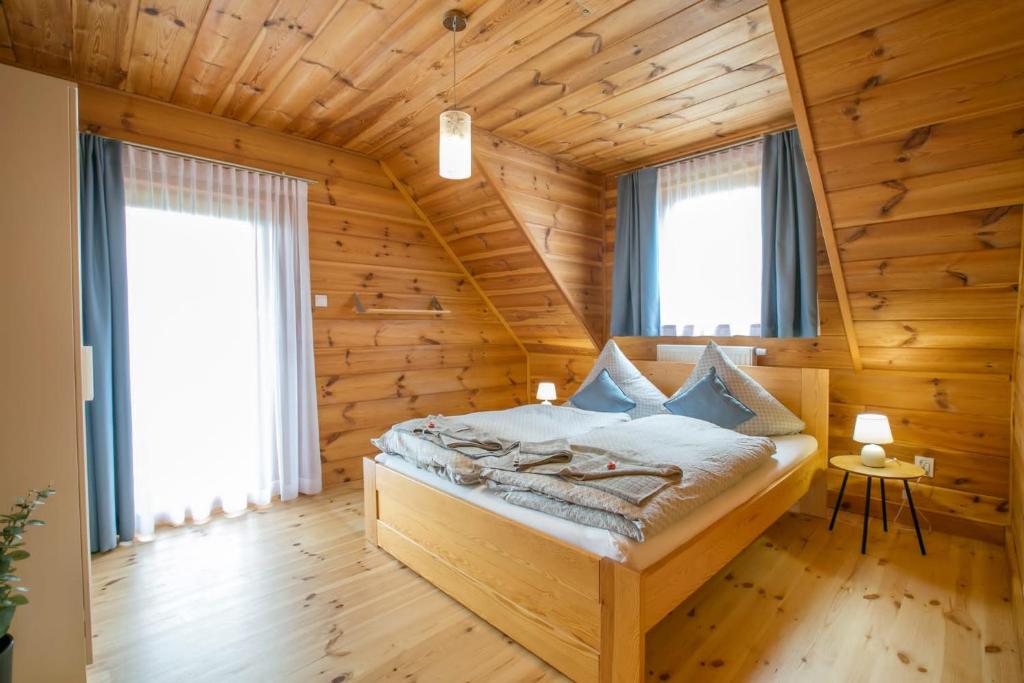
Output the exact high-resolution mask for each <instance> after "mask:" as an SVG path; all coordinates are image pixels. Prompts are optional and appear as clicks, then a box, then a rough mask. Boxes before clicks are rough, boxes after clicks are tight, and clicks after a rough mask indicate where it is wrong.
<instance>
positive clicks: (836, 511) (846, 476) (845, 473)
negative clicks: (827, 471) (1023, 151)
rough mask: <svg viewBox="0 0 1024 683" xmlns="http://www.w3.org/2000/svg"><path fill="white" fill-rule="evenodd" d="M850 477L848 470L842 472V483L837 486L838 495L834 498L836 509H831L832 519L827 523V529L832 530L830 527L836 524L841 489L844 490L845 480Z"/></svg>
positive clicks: (841, 497) (841, 495)
mask: <svg viewBox="0 0 1024 683" xmlns="http://www.w3.org/2000/svg"><path fill="white" fill-rule="evenodd" d="M849 478H850V473H849V472H844V473H843V483H842V484H841V485H840V486H839V497H838V498H836V509H835V510H833V511H832V521H831V522H829V524H828V530H829V531H832V527H834V526H835V525H836V515H838V514H839V504H840V503H842V502H843V491H845V490H846V480H847V479H849Z"/></svg>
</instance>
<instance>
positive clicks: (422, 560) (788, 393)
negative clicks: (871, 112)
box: [363, 361, 828, 683]
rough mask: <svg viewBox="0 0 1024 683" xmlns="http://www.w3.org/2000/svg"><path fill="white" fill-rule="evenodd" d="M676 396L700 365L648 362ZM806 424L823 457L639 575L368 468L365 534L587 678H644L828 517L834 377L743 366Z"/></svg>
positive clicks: (647, 368) (651, 373)
mask: <svg viewBox="0 0 1024 683" xmlns="http://www.w3.org/2000/svg"><path fill="white" fill-rule="evenodd" d="M636 366H637V367H638V368H639V369H640V371H641V372H643V373H644V374H645V375H647V376H648V377H649V378H650V379H651V380H652V381H653V382H654V384H656V385H657V386H658V387H659V388H660V389H661V390H662V391H664V392H666V394H671V393H672V392H674V391H675V390H676V389H677V388H678V387H679V385H680V384H681V383H682V381H683V380H684V379H685V378H686V377H687V376H689V373H690V371H691V370H692V369H693V365H691V364H687V363H667V362H659V361H646V362H644V361H640V362H637V363H636ZM744 370H745V371H746V372H748V373H749V374H750V375H751V376H752V377H753V378H754V379H756V380H757V381H758V382H760V383H761V385H762V386H764V387H765V388H766V389H767V390H768V391H769V392H771V393H772V395H774V396H775V397H776V398H778V399H779V400H780V401H781V402H782V403H783V404H785V405H786V406H787V407H789V408H790V410H792V411H793V412H795V413H796V414H797V415H800V416H801V418H802V419H803V420H804V422H806V423H807V429H806V430H805V431H806V433H808V434H811V435H812V436H814V437H815V438H817V440H818V444H819V448H818V451H817V453H816V455H815V456H814V457H812V458H809V459H808V460H807V461H806V462H805V463H804V464H803V465H801V466H800V467H798V468H796V469H794V470H792V471H790V472H789V473H787V474H786V475H785V476H783V477H781V478H779V479H777V480H776V481H775V482H773V483H772V484H771V485H770V486H768V487H767V488H765V489H764V490H762V491H761V492H759V493H758V494H757V495H755V496H753V497H752V498H750V499H749V500H747V501H746V502H745V503H743V504H742V505H740V506H739V507H737V508H735V509H733V510H732V511H731V512H729V513H728V514H726V515H725V516H724V517H722V518H721V519H719V520H718V521H717V522H715V523H714V524H712V525H711V526H709V527H708V528H706V529H704V530H703V531H702V532H701V533H700V534H698V535H697V536H695V537H694V538H692V539H691V540H690V541H688V542H686V543H685V544H683V545H681V546H680V547H678V548H676V549H675V550H674V551H672V552H671V553H669V554H668V555H667V556H665V557H664V558H662V559H661V560H659V561H658V562H656V563H655V564H653V565H651V566H650V567H647V568H645V569H643V570H640V571H638V570H635V569H632V568H630V567H628V566H627V565H625V564H622V563H620V562H616V561H614V560H611V559H608V558H602V557H600V556H598V555H595V554H593V553H589V552H587V551H585V550H581V549H579V548H577V547H575V546H572V545H570V544H568V543H565V542H564V541H561V540H558V539H556V538H553V537H551V536H548V535H546V534H544V533H542V532H540V531H536V530H535V529H531V528H529V527H527V526H524V525H522V524H519V523H517V522H514V521H512V520H509V519H506V518H504V517H502V516H500V515H497V514H495V513H493V512H490V511H488V510H484V509H483V508H480V507H477V506H476V505H473V504H472V503H468V502H466V501H464V500H461V499H458V498H455V497H453V496H451V495H449V494H447V493H444V492H443V491H440V490H438V489H435V488H432V487H430V486H428V485H426V484H423V483H421V482H418V481H416V480H414V479H411V478H409V477H406V476H404V475H402V474H400V473H398V472H396V471H394V470H391V469H388V468H387V467H385V466H383V465H380V464H378V463H376V462H374V461H373V460H371V459H369V458H367V459H364V461H363V475H364V477H365V479H364V484H363V486H364V489H363V490H364V500H365V503H366V507H365V519H366V537H367V539H369V540H370V541H372V542H373V543H374V544H375V545H377V546H379V547H380V548H382V549H384V550H385V551H387V552H388V553H390V554H391V555H392V556H394V557H395V558H397V559H398V560H400V561H401V562H402V563H404V564H405V565H406V566H408V567H409V568H411V569H412V570H413V571H415V572H417V573H418V574H419V575H420V576H422V577H423V578H425V579H427V580H428V581H430V582H431V583H433V584H434V585H435V586H437V587H438V588H440V589H441V590H443V591H444V592H445V593H447V594H448V595H450V596H451V597H453V598H455V599H456V600H458V601H459V602H461V603H462V604H463V605H465V606H466V607H468V608H469V609H471V610H472V611H474V612H476V613H477V614H478V615H480V616H481V617H482V618H483V619H485V620H487V621H488V622H490V623H491V624H493V625H494V626H495V627H497V628H498V629H500V630H501V631H503V632H504V633H506V634H507V635H508V636H509V637H510V638H512V639H514V640H516V641H517V642H519V643H520V644H521V645H522V646H523V647H525V648H526V649H528V650H530V651H531V652H533V653H534V654H536V655H537V656H538V657H540V658H541V659H543V660H544V661H546V662H548V663H549V664H551V665H552V666H554V667H555V668H556V669H558V670H559V671H561V672H562V673H564V674H565V675H567V676H569V677H570V678H572V679H574V680H577V681H602V682H611V681H615V682H616V683H619V682H622V683H627V682H628V683H636V682H639V681H642V680H644V639H645V635H646V633H647V631H649V630H650V629H651V628H652V627H653V626H654V625H655V624H657V623H658V622H659V621H661V619H663V618H664V617H665V616H666V615H667V614H668V613H669V612H670V611H671V610H672V609H674V608H675V607H676V606H677V605H679V604H680V603H681V602H683V600H685V599H686V598H687V597H688V596H689V595H690V594H692V593H693V592H694V591H695V590H697V589H698V588H699V587H700V586H701V585H702V584H703V583H704V582H705V581H707V580H708V579H710V578H711V577H712V576H713V575H714V574H715V573H716V572H717V571H718V570H719V569H721V568H722V567H723V566H725V565H726V564H727V563H728V562H729V561H730V560H731V559H732V558H733V557H735V556H736V555H737V554H739V553H740V552H741V551H742V550H743V549H744V548H745V547H747V545H749V544H750V543H751V542H753V541H754V540H755V539H756V538H757V537H758V536H759V535H760V534H761V533H762V532H763V531H764V530H765V529H767V528H768V527H769V526H770V525H771V524H772V523H774V522H775V521H776V520H777V519H778V518H779V517H780V516H781V515H782V514H783V513H785V512H786V511H787V510H788V509H790V508H791V507H793V506H794V505H796V504H800V509H801V511H802V512H807V513H810V514H816V515H818V516H822V517H823V516H825V468H826V461H827V443H828V370H818V369H806V368H770V367H746V368H744Z"/></svg>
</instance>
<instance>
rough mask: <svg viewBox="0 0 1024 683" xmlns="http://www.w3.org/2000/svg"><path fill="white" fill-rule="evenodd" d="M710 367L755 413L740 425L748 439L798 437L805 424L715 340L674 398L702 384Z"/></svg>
mask: <svg viewBox="0 0 1024 683" xmlns="http://www.w3.org/2000/svg"><path fill="white" fill-rule="evenodd" d="M711 368H714V369H715V371H716V372H717V373H718V376H719V377H720V378H721V379H722V381H723V382H725V386H726V387H728V389H729V393H731V394H732V395H733V396H735V397H736V398H737V399H739V400H740V401H742V402H743V404H744V405H745V406H747V407H748V408H750V409H751V410H753V411H754V412H755V413H756V415H755V416H754V417H752V418H750V419H749V420H747V421H745V422H743V423H742V424H740V425H738V426H737V427H736V431H737V432H739V433H741V434H747V435H748V436H781V435H783V434H797V433H799V432H802V431H803V430H804V427H805V426H806V425H805V424H804V422H803V420H801V419H800V418H799V417H797V416H796V415H794V414H793V413H792V411H790V410H789V408H787V407H786V406H784V405H782V404H781V403H779V401H778V399H776V398H775V397H774V396H772V395H771V394H769V393H768V391H767V390H766V389H765V388H764V387H762V386H761V385H760V384H758V383H757V382H756V381H754V379H753V378H752V377H751V376H750V375H748V374H747V373H745V372H743V371H742V370H740V369H739V368H738V367H736V364H735V363H733V362H732V361H731V360H729V357H728V356H726V355H725V354H724V353H722V349H721V348H719V346H718V344H716V343H715V342H713V341H709V342H708V345H707V347H706V348H705V349H704V352H703V353H702V354H701V355H700V358H699V359H697V365H695V366H694V368H693V372H691V373H690V376H689V377H687V378H686V382H684V383H683V386H681V387H680V388H679V390H678V391H677V392H676V393H674V394H673V395H672V397H673V398H675V397H676V396H678V395H680V394H681V393H683V392H684V391H686V390H687V389H689V388H690V387H691V386H693V385H694V384H696V383H697V382H699V381H700V380H701V379H702V378H703V377H704V375H706V374H708V372H709V371H710V370H711Z"/></svg>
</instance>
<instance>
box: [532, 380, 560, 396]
mask: <svg viewBox="0 0 1024 683" xmlns="http://www.w3.org/2000/svg"><path fill="white" fill-rule="evenodd" d="M556 398H558V393H557V392H556V391H555V383H554V382H541V383H540V384H538V385H537V400H538V401H554V400H555V399H556Z"/></svg>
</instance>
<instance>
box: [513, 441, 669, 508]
mask: <svg viewBox="0 0 1024 683" xmlns="http://www.w3.org/2000/svg"><path fill="white" fill-rule="evenodd" d="M524 471H527V472H529V473H530V474H549V475H555V476H558V477H561V478H563V479H566V480H568V481H574V482H576V483H578V484H579V485H580V486H589V487H591V488H595V489H598V490H600V491H604V492H606V493H610V494H611V495H613V496H616V497H618V498H621V499H622V500H624V501H626V502H628V503H632V504H633V505H643V503H644V501H645V500H647V499H648V498H650V497H651V496H653V495H654V494H656V493H658V492H659V491H661V490H663V489H664V488H665V487H666V486H671V485H672V484H675V483H677V482H679V480H680V479H681V478H682V476H683V471H682V469H680V468H679V466H677V465H672V464H667V463H646V464H644V463H639V462H630V461H624V460H619V459H612V458H609V457H608V456H606V455H603V454H600V453H592V452H587V451H582V450H580V449H578V448H577V449H576V450H575V451H574V452H573V453H572V460H571V462H570V464H569V465H568V466H563V465H554V464H547V465H545V466H541V467H530V468H527V469H525V470H524Z"/></svg>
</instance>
